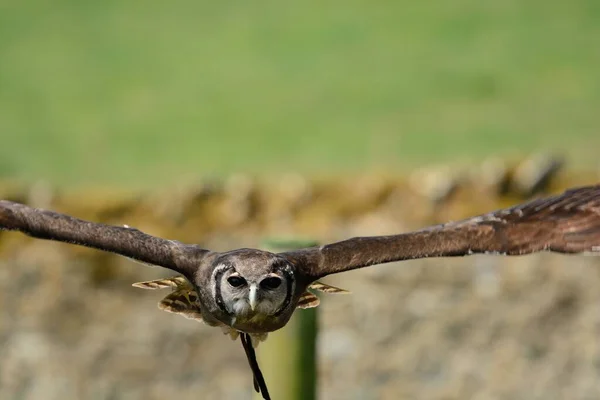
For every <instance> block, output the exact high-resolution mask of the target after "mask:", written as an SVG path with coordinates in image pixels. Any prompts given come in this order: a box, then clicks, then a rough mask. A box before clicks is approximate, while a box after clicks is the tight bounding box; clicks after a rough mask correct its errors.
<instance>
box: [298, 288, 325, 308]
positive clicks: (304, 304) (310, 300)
mask: <svg viewBox="0 0 600 400" xmlns="http://www.w3.org/2000/svg"><path fill="white" fill-rule="evenodd" d="M319 304H321V300H319V298H318V297H317V296H315V295H314V294H312V293H311V292H304V293H302V296H300V300H298V305H297V306H296V307H297V308H304V309H306V308H314V307H317V306H318V305H319Z"/></svg>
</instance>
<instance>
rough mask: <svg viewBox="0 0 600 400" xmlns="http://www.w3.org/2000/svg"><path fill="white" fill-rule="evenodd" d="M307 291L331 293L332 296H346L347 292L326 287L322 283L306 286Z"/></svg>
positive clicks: (333, 287)
mask: <svg viewBox="0 0 600 400" xmlns="http://www.w3.org/2000/svg"><path fill="white" fill-rule="evenodd" d="M308 288H309V289H313V290H318V291H320V292H323V293H333V294H348V293H350V291H349V290H346V289H342V288H339V287H336V286H332V285H328V284H326V283H323V282H319V281H316V282H313V283H311V284H310V285H309V286H308Z"/></svg>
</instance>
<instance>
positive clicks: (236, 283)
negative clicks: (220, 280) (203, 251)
mask: <svg viewBox="0 0 600 400" xmlns="http://www.w3.org/2000/svg"><path fill="white" fill-rule="evenodd" d="M227 282H229V284H230V285H231V286H233V287H240V286H242V285H244V284H245V283H246V280H245V279H244V278H241V277H239V276H230V277H229V278H227Z"/></svg>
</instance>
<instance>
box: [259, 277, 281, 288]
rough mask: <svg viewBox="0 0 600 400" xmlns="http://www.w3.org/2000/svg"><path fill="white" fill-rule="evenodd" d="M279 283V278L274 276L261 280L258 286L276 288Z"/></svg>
mask: <svg viewBox="0 0 600 400" xmlns="http://www.w3.org/2000/svg"><path fill="white" fill-rule="evenodd" d="M279 285H281V279H279V278H277V277H275V276H272V277H270V278H266V279H263V280H262V282H260V286H261V287H262V288H263V289H277V288H278V287H279Z"/></svg>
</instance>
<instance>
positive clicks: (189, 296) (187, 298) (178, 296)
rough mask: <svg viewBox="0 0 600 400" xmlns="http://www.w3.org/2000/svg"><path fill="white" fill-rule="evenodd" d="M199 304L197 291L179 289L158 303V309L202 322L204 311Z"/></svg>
mask: <svg viewBox="0 0 600 400" xmlns="http://www.w3.org/2000/svg"><path fill="white" fill-rule="evenodd" d="M197 302H198V294H197V293H196V291H195V290H193V289H192V290H190V289H179V290H176V291H174V292H173V293H170V294H169V295H167V296H166V297H165V298H164V299H162V300H161V301H160V303H158V308H160V309H161V310H163V311H167V312H170V313H174V314H179V315H181V316H184V317H186V318H189V319H195V320H197V321H202V311H201V310H200V306H199V305H198V303H197Z"/></svg>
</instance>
